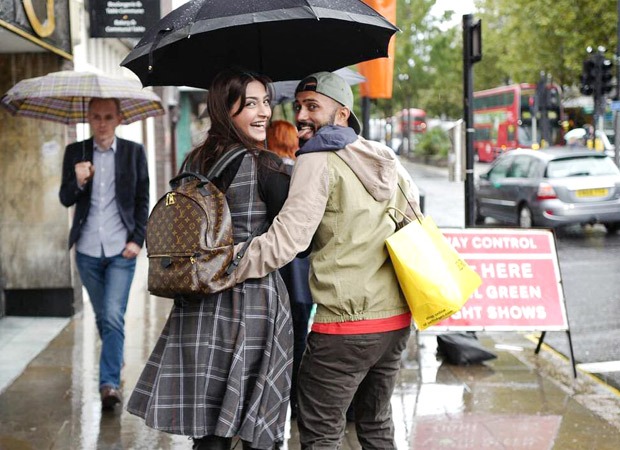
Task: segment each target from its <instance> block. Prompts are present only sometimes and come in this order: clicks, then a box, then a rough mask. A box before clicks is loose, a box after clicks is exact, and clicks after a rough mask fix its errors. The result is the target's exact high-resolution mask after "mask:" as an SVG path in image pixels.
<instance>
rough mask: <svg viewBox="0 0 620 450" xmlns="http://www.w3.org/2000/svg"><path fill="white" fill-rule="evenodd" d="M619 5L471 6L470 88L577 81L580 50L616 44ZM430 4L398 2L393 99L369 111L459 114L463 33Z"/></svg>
mask: <svg viewBox="0 0 620 450" xmlns="http://www.w3.org/2000/svg"><path fill="white" fill-rule="evenodd" d="M617 1H618V0H597V1H592V0H570V1H569V0H475V6H476V11H475V12H474V19H475V20H477V19H481V21H482V53H483V56H482V60H481V61H480V62H478V63H476V64H475V65H474V78H473V80H474V90H481V89H488V88H492V87H496V86H500V85H503V84H509V83H536V82H537V81H538V79H539V77H540V72H542V71H544V72H546V73H547V74H550V75H551V77H552V79H553V81H554V82H556V83H558V84H560V85H561V86H563V87H564V88H565V89H566V88H570V87H575V86H577V85H578V83H579V75H580V73H581V64H582V62H583V60H584V59H585V57H586V56H587V53H586V47H588V46H590V47H592V48H594V49H596V48H597V47H598V46H604V47H606V48H607V53H606V55H607V56H608V57H609V58H610V59H613V54H614V53H615V51H616V45H617V34H616V33H617V22H618V17H617ZM435 3H436V1H435V0H397V8H396V14H397V19H396V22H397V23H396V25H397V26H398V27H399V28H400V29H401V30H402V32H401V33H397V35H396V55H395V60H394V89H393V98H392V99H386V100H377V101H376V102H375V103H374V107H373V110H374V111H375V112H376V113H378V114H376V113H375V114H373V115H381V116H384V117H385V116H390V115H392V114H394V113H395V112H396V111H398V110H400V109H402V108H405V107H416V108H422V109H425V110H426V111H427V114H428V116H429V117H444V118H451V119H457V118H460V117H462V115H463V67H462V59H463V48H462V38H463V36H462V34H463V33H462V29H461V28H462V27H461V25H460V21H459V23H458V25H456V26H452V27H447V25H446V24H447V22H448V21H450V19H452V17H451V16H452V14H451V13H449V12H448V13H446V14H445V15H444V16H443V17H433V16H431V15H430V11H431V8H432V7H433V6H434V4H435Z"/></svg>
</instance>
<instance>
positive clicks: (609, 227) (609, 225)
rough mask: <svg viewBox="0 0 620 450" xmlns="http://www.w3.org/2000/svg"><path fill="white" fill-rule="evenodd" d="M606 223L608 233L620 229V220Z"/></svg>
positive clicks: (613, 232)
mask: <svg viewBox="0 0 620 450" xmlns="http://www.w3.org/2000/svg"><path fill="white" fill-rule="evenodd" d="M604 225H605V228H606V229H607V233H608V234H615V233H616V231H618V230H620V222H612V223H606V224H604Z"/></svg>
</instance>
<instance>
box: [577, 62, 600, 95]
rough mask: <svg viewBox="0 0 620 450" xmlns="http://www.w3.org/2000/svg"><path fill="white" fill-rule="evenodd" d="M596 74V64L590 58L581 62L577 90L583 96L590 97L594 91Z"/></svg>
mask: <svg viewBox="0 0 620 450" xmlns="http://www.w3.org/2000/svg"><path fill="white" fill-rule="evenodd" d="M596 72H597V70H596V62H595V61H594V59H593V58H592V57H590V58H588V59H586V60H584V61H583V69H582V71H581V83H580V84H581V86H580V88H579V90H580V91H581V93H582V94H583V95H592V94H594V92H595V91H596Z"/></svg>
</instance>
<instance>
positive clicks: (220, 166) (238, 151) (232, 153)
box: [168, 147, 247, 189]
mask: <svg viewBox="0 0 620 450" xmlns="http://www.w3.org/2000/svg"><path fill="white" fill-rule="evenodd" d="M246 151H247V150H246V149H245V148H243V147H234V148H233V149H232V150H229V151H227V152H226V153H224V154H223V155H222V156H221V157H220V159H218V160H217V161H216V162H215V164H214V165H213V167H211V169H209V172H207V174H206V175H202V174H200V173H198V172H192V171H191V170H184V169H185V167H182V169H183V172H181V173H180V174H178V175H177V176H176V177H174V178H172V179H171V180H170V181H169V182H168V184H169V185H170V187H171V188H172V189H175V188H176V187H177V186H178V185H179V183H180V182H181V180H183V179H184V178H189V177H193V178H196V179H198V180H200V182H201V184H202V185H205V184H207V183H209V181H211V180H213V179H214V178H217V177H219V176H220V175H221V174H222V172H224V169H226V167H228V165H229V164H230V163H231V162H233V161H234V160H235V159H236V158H237V157H238V156H240V155H242V154H244V153H245V152H246Z"/></svg>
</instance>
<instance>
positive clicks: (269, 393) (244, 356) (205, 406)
mask: <svg viewBox="0 0 620 450" xmlns="http://www.w3.org/2000/svg"><path fill="white" fill-rule="evenodd" d="M268 82H269V80H268V79H267V78H265V77H263V76H260V75H257V74H252V73H248V72H245V71H241V70H226V71H224V72H222V73H220V74H219V75H218V76H217V77H216V78H215V79H214V81H213V83H212V85H211V88H210V89H209V95H208V99H207V108H208V112H209V116H210V118H211V128H210V130H209V133H208V136H207V138H206V141H205V142H204V144H203V145H201V146H200V147H198V148H196V149H194V150H193V151H192V152H191V153H190V154H189V155H188V157H187V158H186V161H185V162H184V165H185V166H186V167H188V168H189V169H191V170H194V171H199V172H201V173H206V172H207V171H208V170H209V168H210V167H211V166H212V165H213V164H214V163H215V162H216V161H217V160H218V158H219V157H220V156H221V155H223V154H224V153H225V152H227V151H229V150H231V149H234V148H236V147H238V146H243V147H244V148H246V149H247V150H248V151H247V152H246V153H245V155H243V156H241V157H239V158H237V159H235V160H234V161H233V162H232V163H231V164H230V165H229V166H228V167H227V168H226V169H225V171H224V172H223V174H222V175H221V177H219V179H215V180H214V183H215V184H216V185H217V186H218V188H220V189H221V190H223V191H225V192H226V198H227V201H228V204H229V207H230V210H231V216H232V220H233V225H234V230H235V231H234V239H235V243H241V242H245V241H246V240H247V239H248V237H249V236H250V234H251V233H252V232H253V231H255V230H257V229H260V228H262V227H265V225H266V224H268V223H269V222H270V221H271V220H272V219H273V217H275V216H276V215H277V213H278V211H279V210H280V207H281V206H282V204H283V203H284V200H285V199H286V195H287V194H288V182H289V176H288V174H286V173H285V172H284V170H283V169H281V167H282V164H281V161H280V160H279V158H277V156H275V155H274V154H272V153H270V152H266V151H263V150H262V147H263V143H264V141H265V137H266V129H267V124H268V122H269V118H270V117H271V108H270V104H269V101H270V98H269V92H268ZM264 229H266V227H265V228H264ZM290 320H291V319H290V307H289V301H288V295H287V293H286V287H285V286H284V283H283V282H282V279H281V278H280V275H279V274H278V272H277V271H276V272H273V273H271V274H269V275H268V276H266V277H264V278H262V279H252V280H248V281H246V282H244V283H241V284H239V285H236V286H234V287H233V288H231V289H229V290H225V291H223V292H221V293H218V294H213V295H209V296H207V297H205V298H204V299H202V300H201V301H184V302H175V306H174V307H173V309H172V311H171V313H170V316H169V318H168V321H167V323H166V325H165V327H164V330H163V331H162V335H161V337H160V338H159V341H158V342H157V344H156V346H155V349H154V350H153V353H152V354H151V357H150V358H149V361H148V363H147V365H146V367H145V369H144V371H143V373H142V375H141V377H140V379H139V380H138V383H137V386H136V389H135V390H134V392H133V394H132V396H131V398H130V400H129V404H128V407H127V409H128V411H129V412H131V413H133V414H136V415H138V416H140V417H142V418H144V419H145V421H146V424H147V425H148V426H150V427H153V428H155V429H158V430H161V431H166V432H168V433H174V434H182V435H187V436H191V437H192V438H194V447H193V448H194V449H211V450H213V449H230V446H231V443H232V438H233V437H237V436H238V437H239V438H240V439H241V441H242V442H243V448H244V449H254V448H256V449H271V448H274V447H277V446H278V444H279V443H280V442H282V441H283V440H284V425H285V421H286V410H287V406H288V398H289V391H290V382H291V380H290V377H291V363H292V346H293V333H292V328H291V322H290Z"/></svg>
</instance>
